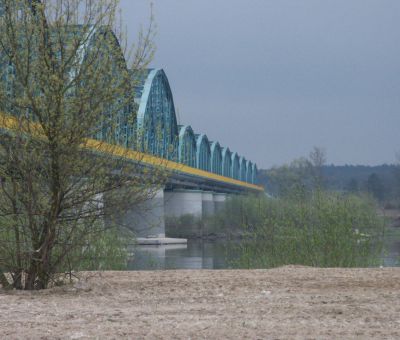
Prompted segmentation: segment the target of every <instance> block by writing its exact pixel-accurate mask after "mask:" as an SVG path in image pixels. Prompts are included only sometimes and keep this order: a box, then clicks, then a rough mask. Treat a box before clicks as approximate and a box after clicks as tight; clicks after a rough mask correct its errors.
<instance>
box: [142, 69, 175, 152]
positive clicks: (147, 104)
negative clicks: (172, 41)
mask: <svg viewBox="0 0 400 340" xmlns="http://www.w3.org/2000/svg"><path fill="white" fill-rule="evenodd" d="M138 89H139V91H141V93H140V99H139V101H138V111H137V129H138V130H137V134H138V138H139V144H140V145H141V149H142V150H143V151H145V152H148V153H151V154H153V155H157V156H160V157H164V158H167V159H175V158H176V148H177V141H178V125H177V120H176V114H175V106H174V101H173V97H172V92H171V88H170V86H169V82H168V78H167V76H166V75H165V72H164V70H162V69H152V70H148V74H147V77H146V79H145V80H144V83H143V84H141V86H138V87H137V89H136V90H138Z"/></svg>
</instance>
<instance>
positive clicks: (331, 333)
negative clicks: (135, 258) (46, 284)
mask: <svg viewBox="0 0 400 340" xmlns="http://www.w3.org/2000/svg"><path fill="white" fill-rule="evenodd" d="M86 275H87V274H86ZM0 338H1V339H59V338H60V339H86V338H90V339H92V338H99V339H108V338H113V339H124V338H127V339H225V338H228V339H244V338H246V339H270V338H273V339H290V338H307V339H326V338H332V339H349V338H358V339H368V338H374V339H399V338H400V268H383V269H379V268H378V269H314V268H307V267H295V266H289V267H282V268H278V269H271V270H249V271H244V270H224V271H206V270H204V271H198V270H192V271H181V270H180V271H153V272H104V273H97V274H96V275H94V276H93V274H91V277H90V278H88V279H87V281H86V280H82V281H80V282H79V283H76V284H75V285H74V286H64V287H57V288H53V289H51V290H48V291H45V292H34V293H30V292H15V291H13V292H11V293H5V292H0Z"/></svg>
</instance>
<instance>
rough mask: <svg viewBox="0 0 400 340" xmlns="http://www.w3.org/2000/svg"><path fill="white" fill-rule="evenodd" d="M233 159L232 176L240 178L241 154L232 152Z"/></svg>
mask: <svg viewBox="0 0 400 340" xmlns="http://www.w3.org/2000/svg"><path fill="white" fill-rule="evenodd" d="M231 159H232V164H231V168H232V170H231V177H232V178H233V179H240V161H239V155H238V154H237V153H236V152H234V153H232V156H231Z"/></svg>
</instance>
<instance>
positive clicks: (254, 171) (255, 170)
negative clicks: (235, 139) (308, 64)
mask: <svg viewBox="0 0 400 340" xmlns="http://www.w3.org/2000/svg"><path fill="white" fill-rule="evenodd" d="M257 177H258V169H257V164H255V163H254V164H253V178H252V182H251V183H252V184H257V183H258V180H257Z"/></svg>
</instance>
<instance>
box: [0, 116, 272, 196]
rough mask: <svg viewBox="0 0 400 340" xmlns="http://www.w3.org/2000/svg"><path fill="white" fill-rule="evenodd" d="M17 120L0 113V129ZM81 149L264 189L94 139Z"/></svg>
mask: <svg viewBox="0 0 400 340" xmlns="http://www.w3.org/2000/svg"><path fill="white" fill-rule="evenodd" d="M19 124H20V123H19V121H18V119H16V118H15V117H13V116H10V115H6V114H4V113H0V128H5V129H7V130H16V129H18V128H20V125H19ZM24 128H25V129H26V130H25V131H26V132H30V133H32V134H37V135H43V132H42V129H41V127H40V126H39V125H38V124H36V123H31V124H30V125H29V127H24ZM82 147H84V148H87V149H89V150H95V151H100V152H103V153H107V154H111V155H114V156H118V157H124V158H126V159H129V160H133V161H138V162H141V163H144V164H146V165H151V166H162V167H163V168H166V169H167V170H170V171H172V172H179V173H182V174H188V175H193V176H198V177H202V178H207V179H210V180H214V181H218V182H222V183H227V184H233V185H236V186H239V187H243V188H247V189H251V190H255V191H264V188H263V187H262V186H259V185H255V184H251V183H247V182H243V181H239V180H237V179H233V178H230V177H225V176H221V175H217V174H214V173H212V172H209V171H204V170H200V169H197V168H192V167H190V166H187V165H184V164H181V163H177V162H173V161H169V160H166V159H164V158H160V157H156V156H153V155H149V154H146V153H142V152H138V151H134V150H131V149H127V148H124V147H122V146H119V145H113V144H109V143H106V142H103V141H98V140H95V139H91V138H88V139H87V140H86V141H85V142H84V145H82Z"/></svg>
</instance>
